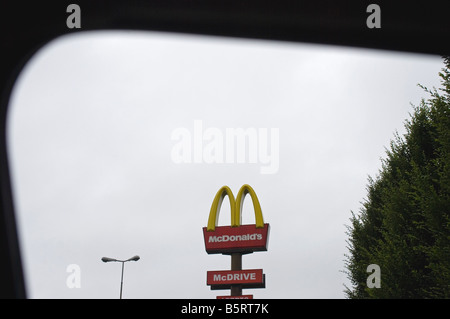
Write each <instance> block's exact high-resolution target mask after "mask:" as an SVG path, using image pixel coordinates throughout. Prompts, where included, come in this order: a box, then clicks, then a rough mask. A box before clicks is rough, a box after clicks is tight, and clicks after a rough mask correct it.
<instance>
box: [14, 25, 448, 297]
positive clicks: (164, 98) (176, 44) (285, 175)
mask: <svg viewBox="0 0 450 319" xmlns="http://www.w3.org/2000/svg"><path fill="white" fill-rule="evenodd" d="M442 66H443V64H442V61H441V59H440V57H437V56H427V55H418V54H405V53H393V52H385V51H375V50H363V49H351V48H341V47H333V46H319V45H309V44H291V43H280V42H270V41H255V40H242V39H241V40H237V39H227V38H214V37H205V36H186V35H174V34H166V33H151V32H92V33H90V32H88V33H80V34H76V35H70V36H65V37H62V38H60V39H57V40H55V41H53V42H52V43H50V44H49V45H47V46H46V47H44V48H43V49H42V50H40V51H39V52H38V53H37V54H36V55H35V56H34V57H33V58H32V59H31V61H30V62H29V63H28V64H27V66H26V67H25V69H24V70H23V72H22V74H21V75H20V77H19V79H18V82H17V84H16V86H15V89H14V92H13V95H12V99H11V106H10V111H9V115H8V143H9V145H8V146H9V156H10V162H11V171H12V181H13V189H14V191H15V197H14V199H15V206H16V211H17V215H18V225H19V235H20V242H21V247H22V257H23V261H24V267H25V275H26V286H27V289H28V294H29V297H32V298H118V297H119V289H120V271H121V266H120V263H108V264H105V263H103V262H101V260H100V259H101V257H103V256H107V257H111V258H117V259H127V258H129V257H132V256H133V255H136V254H137V255H139V256H140V257H141V259H140V260H139V261H138V262H129V263H126V264H125V273H124V287H123V297H124V298H215V297H216V296H218V295H227V294H229V290H228V291H227V290H224V291H211V290H210V288H209V287H208V286H206V272H207V271H208V270H227V269H230V257H229V256H225V255H208V254H207V253H206V252H205V248H204V242H203V234H202V227H204V226H206V223H207V220H208V214H209V210H210V207H211V203H212V201H213V198H214V196H215V194H216V192H217V191H218V190H219V188H220V187H221V186H223V185H228V186H230V187H231V189H232V190H233V192H234V193H235V194H236V193H237V191H238V190H239V188H240V186H242V185H243V184H246V183H248V184H250V185H251V186H252V187H253V188H254V190H255V191H256V194H257V195H258V197H259V200H260V203H261V207H262V211H263V215H264V220H265V222H266V223H269V224H270V226H271V231H270V237H269V250H268V251H267V252H256V253H253V254H250V255H245V256H243V268H244V269H251V268H261V269H263V271H264V273H265V274H266V288H265V289H249V290H244V293H245V294H253V295H254V297H255V298H344V297H345V295H344V293H343V291H344V289H345V287H344V284H346V285H349V284H350V283H349V281H348V280H347V278H346V275H345V274H344V273H342V271H343V270H344V259H345V256H344V254H346V253H347V252H348V251H347V248H346V245H347V244H346V239H347V235H346V234H345V232H346V228H345V225H348V224H349V218H350V217H351V211H354V212H355V213H356V212H358V211H359V209H360V207H361V201H363V200H364V198H365V196H366V189H365V187H366V184H367V177H368V176H369V175H370V176H375V175H376V173H377V172H378V170H379V169H380V168H381V162H380V158H382V157H384V154H385V151H384V149H385V147H387V146H388V145H389V142H390V140H391V139H392V138H393V136H394V132H395V131H396V130H398V131H399V133H400V134H402V133H404V127H403V125H404V122H405V120H406V119H407V118H408V116H409V115H408V113H410V112H412V107H411V105H410V103H413V104H415V105H418V104H419V103H420V99H421V98H422V97H427V95H426V93H424V92H423V90H422V89H420V88H419V87H418V86H417V84H418V83H421V84H423V85H425V86H427V87H429V88H431V87H433V86H436V87H438V86H439V84H440V82H439V77H438V72H439V71H440V69H441V68H442ZM199 124H200V125H201V129H200V131H199ZM240 128H241V129H245V130H247V132H249V130H250V131H251V132H256V134H257V135H256V138H257V139H258V144H257V145H256V146H255V144H252V143H254V142H249V145H248V147H247V149H246V152H247V154H244V155H245V160H244V161H243V162H242V161H241V162H238V160H237V157H236V158H235V160H234V161H233V162H226V161H223V163H220V160H219V159H218V158H219V157H220V156H219V155H220V154H222V155H223V158H225V156H227V154H226V153H227V149H226V148H225V146H223V145H226V140H225V136H226V132H227V130H228V131H233V130H234V131H237V130H238V129H240ZM177 132H178V133H179V132H184V134H185V135H182V134H181V135H180V134H177ZM199 132H200V133H199ZM264 132H267V133H268V135H267V136H263V133H264ZM275 132H278V133H279V134H278V138H276V137H277V136H276V134H275ZM188 133H189V134H190V138H191V144H188V141H189V140H188V136H187V135H186V134H188ZM270 133H272V134H275V135H270ZM221 136H222V138H223V139H222V142H221V141H220V138H221ZM271 137H273V139H272V138H271ZM194 140H196V141H201V143H202V145H201V147H202V151H205V149H207V150H209V151H211V150H213V151H214V152H210V153H209V155H208V154H206V155H205V154H204V153H203V157H201V155H200V158H199V160H198V161H197V162H195V161H194V153H195V152H197V151H196V150H195V147H198V145H197V146H195V145H194V144H195V143H194ZM264 141H266V142H264ZM272 142H273V143H272ZM221 143H222V144H221ZM250 144H251V145H250ZM208 145H209V146H208ZM222 146H223V147H222ZM180 147H181V148H180ZM189 147H190V148H189ZM252 147H253V148H252ZM188 148H189V149H190V151H191V153H192V154H191V155H192V160H191V162H188V161H185V162H181V163H179V162H177V160H176V159H177V157H176V154H178V155H180V154H181V155H180V156H181V157H180V158H183V157H182V156H186V157H185V158H187V157H188V155H187V154H186V152H187V149H188ZM251 149H253V150H255V149H257V150H258V153H257V156H256V160H255V158H254V159H253V160H251V159H250V157H251V156H250V154H249V153H250V152H251ZM234 150H235V152H236V153H239V150H238V149H234ZM264 150H265V151H266V153H267V154H266V155H270V158H271V161H272V164H273V165H275V164H276V163H275V161H278V165H275V166H274V167H275V168H276V169H274V170H273V171H272V172H269V173H265V174H263V173H262V169H261V168H262V167H264V166H267V165H268V164H267V163H268V162H267V161H268V159H269V157H267V156H266V157H263V156H262V155H264V154H263V153H264ZM205 152H206V151H205ZM174 154H175V155H174ZM200 154H202V153H200ZM212 154H213V155H212ZM217 154H219V155H217ZM215 155H217V156H218V157H217V158H216V157H214V156H215ZM228 155H229V156H231V155H232V154H231V155H230V154H228ZM235 155H236V156H238V155H237V154H235ZM241 155H242V154H241ZM174 156H175V157H174ZM208 156H209V157H208ZM210 162H212V163H210ZM252 208H253V207H252V205H251V200H250V198H247V200H246V201H245V204H244V212H243V222H244V223H245V224H250V223H254V214H253V209H252ZM229 223H230V213H229V204H228V201H224V205H223V208H222V210H221V215H220V220H219V224H220V225H228V224H229ZM373 262H374V263H376V261H373ZM74 264H75V265H78V266H79V270H80V273H79V275H80V276H79V278H80V287H79V288H77V287H75V288H70V287H69V286H68V285H67V279H68V277H69V276H71V274H74V273H73V272H72V273H70V272H67V267H68V266H69V265H74ZM381 272H383V269H381ZM71 278H73V277H71Z"/></svg>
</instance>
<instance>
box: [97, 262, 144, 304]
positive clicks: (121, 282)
mask: <svg viewBox="0 0 450 319" xmlns="http://www.w3.org/2000/svg"><path fill="white" fill-rule="evenodd" d="M139 259H141V257H139V256H138V255H136V256H133V257H131V258H128V259H127V260H118V259H114V258H109V257H103V258H102V261H103V262H104V263H109V262H112V261H116V262H120V263H122V276H121V277H120V299H122V287H123V266H124V264H125V263H126V262H127V261H138V260H139Z"/></svg>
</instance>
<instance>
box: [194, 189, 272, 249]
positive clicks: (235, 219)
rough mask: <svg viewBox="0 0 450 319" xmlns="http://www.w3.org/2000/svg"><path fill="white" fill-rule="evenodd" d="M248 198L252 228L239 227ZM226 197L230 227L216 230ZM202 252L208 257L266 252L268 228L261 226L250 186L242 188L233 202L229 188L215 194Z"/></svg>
mask: <svg viewBox="0 0 450 319" xmlns="http://www.w3.org/2000/svg"><path fill="white" fill-rule="evenodd" d="M247 194H249V195H250V197H251V199H252V202H253V207H254V210H255V224H250V225H241V221H242V216H241V215H242V214H241V212H242V207H243V203H244V198H245V196H246V195H247ZM225 196H228V199H229V201H230V207H231V226H217V222H218V220H219V213H220V208H221V206H222V202H223V199H224V198H225ZM203 236H204V239H205V249H206V252H207V253H208V254H230V253H236V252H240V253H251V252H254V251H267V242H268V237H269V224H265V223H264V219H263V216H262V211H261V206H260V204H259V200H258V197H257V196H256V193H255V191H254V190H253V188H252V187H251V186H250V185H247V184H245V185H243V186H242V187H241V189H240V190H239V192H238V194H237V197H236V198H235V197H234V195H233V193H232V191H231V189H230V188H229V187H228V186H223V187H222V188H221V189H219V191H218V192H217V194H216V196H215V197H214V200H213V203H212V205H211V210H210V212H209V219H208V225H207V227H203Z"/></svg>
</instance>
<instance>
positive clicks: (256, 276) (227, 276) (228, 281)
mask: <svg viewBox="0 0 450 319" xmlns="http://www.w3.org/2000/svg"><path fill="white" fill-rule="evenodd" d="M262 283H263V270H262V269H246V270H218V271H208V272H207V273H206V284H207V285H239V284H262Z"/></svg>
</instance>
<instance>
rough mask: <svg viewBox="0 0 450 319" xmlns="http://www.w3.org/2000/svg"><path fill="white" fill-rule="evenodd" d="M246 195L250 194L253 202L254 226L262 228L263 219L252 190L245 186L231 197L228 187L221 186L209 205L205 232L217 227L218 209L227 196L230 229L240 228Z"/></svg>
mask: <svg viewBox="0 0 450 319" xmlns="http://www.w3.org/2000/svg"><path fill="white" fill-rule="evenodd" d="M247 194H250V197H251V199H252V202H253V208H254V210H255V224H256V228H264V219H263V216H262V211H261V205H260V204H259V200H258V197H257V196H256V193H255V191H254V190H253V188H252V187H251V186H250V185H248V184H245V185H243V186H242V187H241V188H240V189H239V192H238V194H237V196H236V198H235V197H234V195H233V192H232V191H231V189H230V188H229V187H228V186H222V187H221V188H220V189H219V191H218V192H217V193H216V196H215V197H214V200H213V203H212V205H211V210H210V212H209V219H208V225H207V227H206V230H207V231H214V230H215V229H216V226H217V222H218V220H219V214H220V208H221V206H222V202H223V200H224V198H225V196H228V199H229V201H230V207H231V227H238V226H241V222H242V206H243V204H244V199H245V196H246V195H247Z"/></svg>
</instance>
